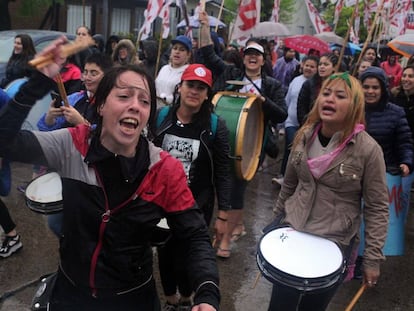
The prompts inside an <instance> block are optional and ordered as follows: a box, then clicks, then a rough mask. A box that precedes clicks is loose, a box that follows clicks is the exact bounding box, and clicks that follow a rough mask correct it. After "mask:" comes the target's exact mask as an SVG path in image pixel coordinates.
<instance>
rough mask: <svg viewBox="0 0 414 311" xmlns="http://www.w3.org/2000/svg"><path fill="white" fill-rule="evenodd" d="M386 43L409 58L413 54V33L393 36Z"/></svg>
mask: <svg viewBox="0 0 414 311" xmlns="http://www.w3.org/2000/svg"><path fill="white" fill-rule="evenodd" d="M387 45H388V46H389V47H390V48H391V49H392V50H393V51H394V52H397V53H398V54H401V55H402V56H405V57H408V58H410V56H411V55H413V54H414V34H412V33H406V34H404V35H401V36H398V37H395V38H394V39H392V40H391V41H390V42H388V43H387Z"/></svg>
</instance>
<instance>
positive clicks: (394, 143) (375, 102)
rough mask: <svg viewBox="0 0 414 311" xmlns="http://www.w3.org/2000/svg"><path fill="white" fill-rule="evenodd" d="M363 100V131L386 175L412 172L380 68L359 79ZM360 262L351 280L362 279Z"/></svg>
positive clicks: (408, 136)
mask: <svg viewBox="0 0 414 311" xmlns="http://www.w3.org/2000/svg"><path fill="white" fill-rule="evenodd" d="M359 79H360V81H361V84H362V89H363V90H364V98H365V119H366V131H367V133H368V134H370V135H371V136H372V137H373V138H374V139H375V140H376V141H377V142H378V144H379V145H380V146H381V148H382V152H383V154H384V160H385V168H386V172H387V173H388V174H391V175H397V176H402V177H407V176H408V175H409V174H410V172H411V171H412V169H413V160H414V149H413V138H412V132H411V129H410V127H409V126H408V122H407V118H406V116H405V111H404V109H403V108H402V107H399V106H397V105H395V104H393V103H391V102H390V101H389V95H388V94H389V92H388V81H387V76H386V73H385V71H384V70H383V69H381V68H379V67H375V66H371V67H369V68H367V69H366V70H365V71H364V72H363V73H362V74H361V75H360V77H359ZM362 262H363V259H362V257H361V256H359V257H358V258H357V260H356V266H355V273H354V278H356V279H359V278H362V272H361V271H360V267H361V264H362Z"/></svg>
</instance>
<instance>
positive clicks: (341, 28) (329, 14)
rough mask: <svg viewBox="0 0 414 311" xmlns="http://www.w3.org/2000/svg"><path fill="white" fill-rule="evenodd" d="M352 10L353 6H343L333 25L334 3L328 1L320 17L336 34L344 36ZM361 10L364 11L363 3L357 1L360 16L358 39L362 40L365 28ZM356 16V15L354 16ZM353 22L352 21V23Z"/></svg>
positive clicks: (365, 35)
mask: <svg viewBox="0 0 414 311" xmlns="http://www.w3.org/2000/svg"><path fill="white" fill-rule="evenodd" d="M353 11H354V7H353V6H352V7H345V6H344V7H343V8H342V10H341V13H340V16H339V21H338V24H337V25H336V28H335V25H333V19H334V14H335V4H332V3H329V4H328V5H327V7H326V9H325V10H324V11H323V13H322V14H321V15H322V18H323V19H325V21H326V22H327V23H328V24H329V25H331V28H332V29H334V28H335V33H336V34H337V35H338V36H341V37H345V36H346V33H347V31H348V28H349V23H350V22H351V18H352V13H353ZM363 11H364V3H363V2H360V3H359V17H360V26H359V41H360V42H364V41H365V39H366V37H367V28H366V26H365V25H364V23H363ZM356 18H358V16H357V17H356ZM353 24H354V23H353Z"/></svg>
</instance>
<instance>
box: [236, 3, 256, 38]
mask: <svg viewBox="0 0 414 311" xmlns="http://www.w3.org/2000/svg"><path fill="white" fill-rule="evenodd" d="M259 22H260V1H259V0H241V2H240V7H239V12H238V14H237V17H236V21H235V23H234V29H233V33H232V35H231V38H230V41H233V40H237V39H241V40H243V39H247V38H249V37H250V34H251V30H252V28H253V27H254V26H256V24H258V23H259Z"/></svg>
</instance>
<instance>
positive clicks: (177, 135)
mask: <svg viewBox="0 0 414 311" xmlns="http://www.w3.org/2000/svg"><path fill="white" fill-rule="evenodd" d="M212 86H213V79H212V74H211V71H210V70H208V69H207V68H206V67H205V66H204V65H201V64H191V65H189V66H188V67H187V68H186V69H185V71H184V72H183V74H182V76H181V82H180V84H179V87H178V89H177V92H178V97H177V98H176V101H175V102H174V103H173V105H172V106H171V107H164V108H161V110H159V111H158V115H157V121H158V120H159V122H157V130H156V132H155V135H156V136H155V138H154V140H153V141H154V144H155V145H156V146H160V147H161V148H162V149H164V150H165V151H168V152H169V153H170V154H171V155H172V156H174V157H176V158H177V159H179V160H180V161H181V162H182V164H183V167H184V171H185V173H186V176H187V183H188V186H189V187H190V189H191V192H192V193H193V196H194V198H195V200H196V202H197V205H198V206H199V207H200V208H201V210H202V211H203V215H204V219H205V221H206V224H207V226H210V223H211V219H212V217H213V211H214V201H215V194H216V195H217V202H218V213H217V218H216V221H215V226H214V227H215V229H216V239H218V240H221V241H223V242H222V243H221V245H220V246H221V247H225V248H221V247H219V248H218V250H217V252H216V255H217V256H218V257H221V258H229V257H230V236H229V235H228V230H226V229H227V221H228V215H227V211H228V210H229V209H230V188H231V177H230V158H229V154H230V145H229V131H228V129H227V127H226V125H225V122H224V120H222V119H221V118H219V117H218V116H217V115H214V114H212V112H211V111H212V104H211V99H212V95H213V93H212V91H211V87H212ZM161 115H162V116H163V118H162V117H161ZM179 242H180V241H179V240H177V239H175V238H171V239H169V240H167V241H166V243H165V245H162V246H160V247H158V262H159V269H160V277H161V282H162V286H163V289H164V294H165V298H166V304H165V306H164V308H163V310H165V311H167V310H168V311H174V310H180V311H187V310H188V311H189V310H191V309H190V307H191V294H192V288H191V284H190V283H189V280H188V276H187V275H186V273H185V269H184V267H185V266H184V263H185V258H183V257H182V255H183V252H182V251H181V246H180V244H179ZM177 288H178V293H179V295H177Z"/></svg>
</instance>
